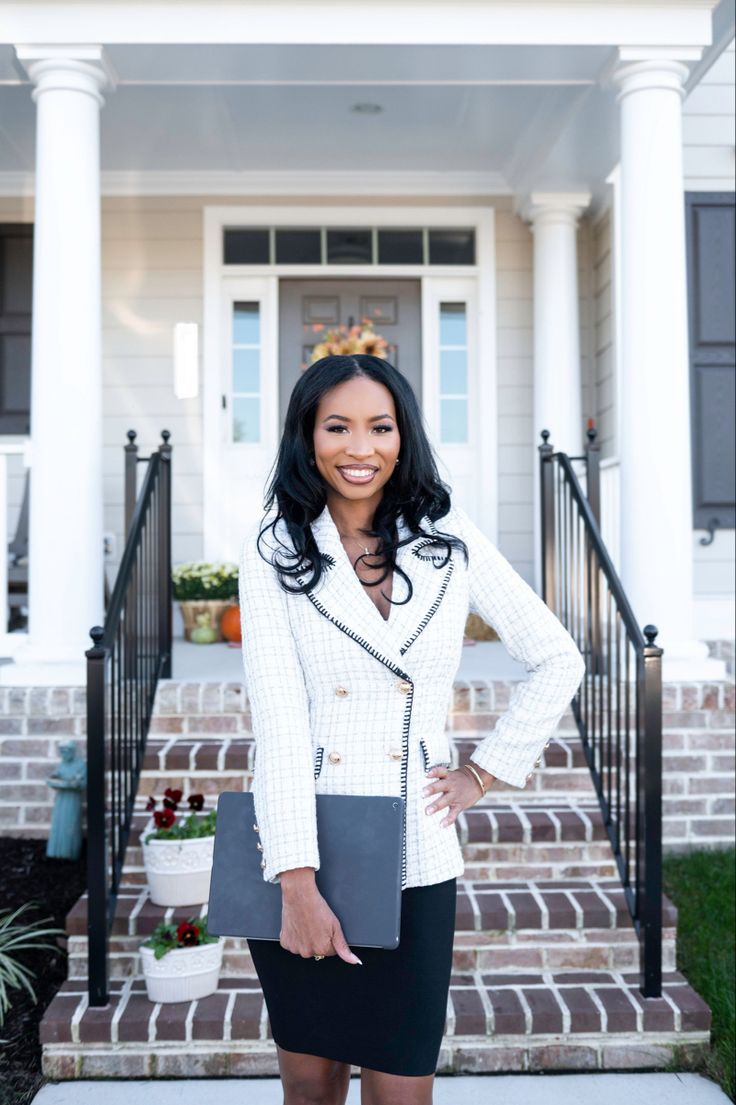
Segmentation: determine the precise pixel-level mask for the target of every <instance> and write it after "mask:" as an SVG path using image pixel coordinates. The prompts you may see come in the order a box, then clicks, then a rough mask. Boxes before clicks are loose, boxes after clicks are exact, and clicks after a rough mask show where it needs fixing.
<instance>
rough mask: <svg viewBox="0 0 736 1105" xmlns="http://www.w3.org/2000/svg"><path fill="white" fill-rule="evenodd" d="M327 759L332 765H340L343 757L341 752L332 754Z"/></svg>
mask: <svg viewBox="0 0 736 1105" xmlns="http://www.w3.org/2000/svg"><path fill="white" fill-rule="evenodd" d="M327 759H328V760H329V761H330V763H331V764H339V763H340V760H341V759H342V756H341V755H340V753H339V752H330V754H329V756H328V757H327Z"/></svg>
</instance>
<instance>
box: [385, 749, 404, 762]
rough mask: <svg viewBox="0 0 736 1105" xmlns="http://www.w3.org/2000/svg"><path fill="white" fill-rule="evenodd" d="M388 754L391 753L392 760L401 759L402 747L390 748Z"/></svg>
mask: <svg viewBox="0 0 736 1105" xmlns="http://www.w3.org/2000/svg"><path fill="white" fill-rule="evenodd" d="M388 754H389V757H390V758H391V759H392V760H400V759H401V749H400V748H389V750H388Z"/></svg>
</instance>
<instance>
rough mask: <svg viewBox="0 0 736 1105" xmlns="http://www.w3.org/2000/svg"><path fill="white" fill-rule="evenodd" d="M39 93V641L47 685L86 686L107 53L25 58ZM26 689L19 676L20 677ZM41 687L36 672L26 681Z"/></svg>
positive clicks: (35, 506)
mask: <svg viewBox="0 0 736 1105" xmlns="http://www.w3.org/2000/svg"><path fill="white" fill-rule="evenodd" d="M16 53H17V56H18V59H19V60H20V61H21V63H22V64H23V65H24V67H25V69H26V71H27V72H28V75H29V77H30V78H31V80H32V81H33V84H34V85H35V87H34V89H33V93H32V95H33V99H34V100H35V101H36V105H37V129H36V208H35V227H34V254H33V266H34V271H33V333H32V385H31V435H32V450H31V457H32V467H31V484H30V486H31V495H30V513H29V550H30V567H29V634H28V645H27V646H26V648H25V649H23V650H22V651H21V652H19V654H18V655H17V657H16V663H17V664H19V665H33V667H34V669H36V671H37V675H38V678H39V681H52V680H53V674H54V669H55V671H56V674H57V676H59V677H61V678H70V679H74V678H75V675H76V676H77V678H78V679H79V681H83V678H84V670H85V663H86V661H85V657H84V650H85V649H87V648H89V647H90V644H91V642H90V637H89V630H90V627H91V626H92V625H94V624H101V623H102V621H103V615H104V608H103V490H102V369H101V363H100V350H101V332H100V331H101V304H100V154H99V115H100V106H101V104H102V103H103V99H102V95H101V90H102V89H103V88H104V87H105V85H106V84H107V83H108V73H107V70H106V68H105V66H104V64H103V57H102V49H101V47H97V46H79V47H77V46H66V47H49V46H17V47H16ZM14 674H15V677H16V678H17V677H18V675H19V674H22V673H21V672H18V671H17V672H16V673H14ZM35 678H36V673H35V672H32V671H31V670H30V669H28V670H26V672H25V681H31V680H33V679H35Z"/></svg>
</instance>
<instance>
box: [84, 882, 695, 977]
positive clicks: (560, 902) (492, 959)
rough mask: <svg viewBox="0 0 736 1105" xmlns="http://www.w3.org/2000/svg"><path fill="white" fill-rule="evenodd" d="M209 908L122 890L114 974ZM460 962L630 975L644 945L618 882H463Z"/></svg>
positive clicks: (229, 952) (239, 953) (670, 935)
mask: <svg viewBox="0 0 736 1105" xmlns="http://www.w3.org/2000/svg"><path fill="white" fill-rule="evenodd" d="M662 901H663V933H662V943H663V952H662V954H663V964H664V965H665V966H667V967H668V968H669V967H671V966H672V967H674V965H675V936H676V922H677V911H676V909H675V907H674V906H673V905H672V903H671V902H670V900H669V899H668V898H667V897H666V896H664V895H663V899H662ZM206 912H207V907H206V905H200V906H176V907H170V908H167V907H164V906H157V905H154V904H153V902H151V900H150V898H149V896H148V888H147V887H146V886H143V887H136V886H123V887H121V890H120V893H119V895H118V908H117V910H116V914H115V918H114V920H113V924H112V932H111V937H110V973H111V975H113V976H115V977H123V976H129V975H133V974H136V973H137V972H139V970H140V963H139V960H140V955H139V945H140V943H141V941H142V940H144V939H145V938H146V937H147V936H148V935H149V934H150V933H151V932H152V931H153V929H154V928H155V927H156V925H157V924H158V923H159V921H161V920H164V919H165V920H170V921H173V922H174V923H178V922H179V921H182V920H185V919H186V918H188V917H190V916H202V915H203V914H205V913H206ZM66 929H67V933H68V949H67V950H68V956H69V960H68V970H69V976H70V977H72V978H79V977H83V976H84V975H86V973H87V896H86V894H85V895H83V896H82V897H81V898H80V899H79V901H78V902H77V903H76V904H75V905H74V907H73V908H72V909H71V910H70V911H69V913H68V914H67V917H66ZM455 934H456V936H455V945H454V951H453V956H454V963H455V965H456V967H457V968H458V969H463V970H467V969H472V970H475V969H479V968H482V969H510V968H512V967H514V968H516V969H528V968H532V969H534V968H543V967H549V968H554V969H558V968H564V967H580V968H584V967H591V968H603V967H610V968H612V969H618V970H627V969H631V968H634V967H635V966H636V964H637V963H638V955H639V951H638V942H637V938H636V934H635V931H634V928H633V925H632V923H631V920H630V918H629V914H628V909H627V907H626V903H625V898H624V893H623V890H622V888H621V885H620V882H619V880H618V879H617V878H611V879H564V880H561V879H539V880H528V881H523V880H518V879H517V880H510V881H506V882H498V881H493V882H488V881H473V880H471V879H468V878H463V879H459V880H458V897H457V910H456V922H455ZM224 961H225V964H226V969H227V970H229V971H231V972H233V973H237V974H245V975H248V974H249V975H252V974H254V973H255V971H254V968H253V965H252V961H251V958H250V953H249V951H248V945H247V942H246V941H245V939H239V938H230V937H228V938H227V940H226V942H225V960H224Z"/></svg>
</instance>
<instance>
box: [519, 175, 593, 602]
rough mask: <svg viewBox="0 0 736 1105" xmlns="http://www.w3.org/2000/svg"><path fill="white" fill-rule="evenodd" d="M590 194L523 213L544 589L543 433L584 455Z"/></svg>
mask: <svg viewBox="0 0 736 1105" xmlns="http://www.w3.org/2000/svg"><path fill="white" fill-rule="evenodd" d="M590 199H591V197H590V193H588V192H532V193H531V195H529V196H528V197H527V198H525V199H524V200H523V201H522V202H521V203H520V204H519V208H518V209H519V214H520V215H521V217H522V218H524V219H526V220H527V221H528V222H529V223H530V224H531V230H532V234H533V236H534V397H533V412H534V422H533V435H532V436H533V445H534V564H535V573H536V587H537V589H538V590H541V553H540V545H539V543H540V518H539V514H540V505H539V461H538V454H537V448H536V447H537V446H538V445H540V444H541V441H542V439H541V437H540V436H539V435H540V433H541V432H542V430H544V429H548V430H549V431H550V441H551V443H552V444H553V445H554V447H555V449H561V450H563V451H564V452H566V453H572V454H573V455H575V456H578V455H579V454H580V452H581V451H582V448H583V439H584V434H583V414H582V380H581V371H580V314H579V309H578V259H577V227H578V219H579V218H580V215H581V214H582V213H583V211H584V210H585V208H586V207H587V206H588V204H589V203H590Z"/></svg>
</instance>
